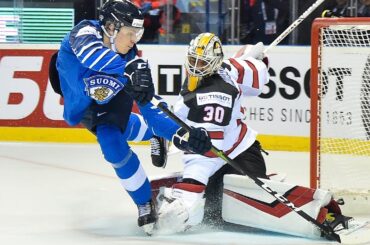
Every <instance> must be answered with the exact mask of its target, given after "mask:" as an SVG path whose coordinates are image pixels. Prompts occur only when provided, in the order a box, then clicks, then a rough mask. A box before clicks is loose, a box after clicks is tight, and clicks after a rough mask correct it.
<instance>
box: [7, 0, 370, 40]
mask: <svg viewBox="0 0 370 245" xmlns="http://www.w3.org/2000/svg"><path fill="white" fill-rule="evenodd" d="M315 1H316V0H227V1H225V0H132V2H134V3H135V4H136V5H138V6H139V7H140V8H141V10H142V12H143V13H144V14H145V22H144V26H145V33H144V37H143V38H142V40H141V41H140V43H157V44H187V43H188V42H189V41H190V40H191V39H192V38H193V37H195V36H196V35H197V34H199V33H200V32H205V31H207V32H213V33H215V34H217V35H218V36H219V37H221V39H222V42H223V43H224V44H245V43H252V44H253V43H257V42H259V41H262V42H264V43H265V44H269V43H271V42H272V41H273V40H274V39H275V38H276V37H277V36H278V35H279V34H280V33H281V32H283V31H284V30H285V29H286V28H287V27H288V26H289V25H290V23H292V22H293V21H294V20H296V19H297V18H298V17H299V16H300V15H301V14H302V13H303V12H304V11H305V10H307V9H308V8H309V7H310V6H311V5H312V4H313V3H314V2H315ZM102 3H103V0H74V1H72V0H5V1H4V0H0V42H1V43H3V42H12V43H14V42H15V43H58V42H59V41H60V40H61V39H62V37H63V36H64V34H65V33H66V32H67V31H68V30H69V29H70V28H72V26H74V25H75V24H77V23H78V22H79V21H81V20H83V19H97V18H98V16H97V8H98V7H99V6H101V5H102ZM321 16H324V17H327V18H330V17H370V0H326V1H325V2H324V3H323V4H322V5H321V6H320V7H319V8H318V9H317V10H315V12H314V13H313V14H311V15H310V16H309V17H308V18H307V19H306V20H305V21H304V22H303V23H302V24H301V25H300V26H299V28H297V29H296V30H295V31H294V32H293V33H292V34H291V35H289V36H288V37H287V38H286V39H285V40H284V41H283V42H282V43H281V44H290V45H309V44H310V28H311V23H312V21H313V19H314V18H317V17H321Z"/></svg>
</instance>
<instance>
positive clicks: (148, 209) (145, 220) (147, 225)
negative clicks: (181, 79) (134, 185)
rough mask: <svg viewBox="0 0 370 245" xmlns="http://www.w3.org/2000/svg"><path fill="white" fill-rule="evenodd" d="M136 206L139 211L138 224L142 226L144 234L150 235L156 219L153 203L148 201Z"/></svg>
mask: <svg viewBox="0 0 370 245" xmlns="http://www.w3.org/2000/svg"><path fill="white" fill-rule="evenodd" d="M137 207H138V212H139V218H138V220H137V222H138V226H139V227H142V228H143V230H144V232H145V233H146V234H148V235H152V234H153V231H154V225H155V222H156V221H157V212H156V209H155V205H154V203H153V202H152V201H149V202H147V203H145V204H143V205H138V206H137Z"/></svg>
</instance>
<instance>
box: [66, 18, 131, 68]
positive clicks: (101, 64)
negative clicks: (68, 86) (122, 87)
mask: <svg viewBox="0 0 370 245" xmlns="http://www.w3.org/2000/svg"><path fill="white" fill-rule="evenodd" d="M98 28H99V27H98V26H96V25H94V24H93V23H91V22H89V21H83V22H81V23H80V24H78V25H77V26H76V27H74V29H73V30H72V31H71V34H70V38H69V43H70V45H71V48H72V50H73V52H74V54H75V55H76V57H77V59H78V60H79V61H80V63H81V64H82V65H83V66H84V67H86V68H88V69H91V70H94V71H97V72H103V73H106V74H117V75H122V74H123V72H124V69H125V66H126V60H125V59H123V58H122V57H121V56H120V55H119V54H117V53H115V52H113V51H112V50H111V49H109V48H107V47H105V46H104V44H103V38H102V36H101V34H100V30H99V29H98Z"/></svg>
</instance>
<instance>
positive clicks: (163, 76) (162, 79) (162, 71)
mask: <svg viewBox="0 0 370 245" xmlns="http://www.w3.org/2000/svg"><path fill="white" fill-rule="evenodd" d="M181 83H182V66H181V65H159V66H158V94H159V95H178V94H179V93H180V90H181Z"/></svg>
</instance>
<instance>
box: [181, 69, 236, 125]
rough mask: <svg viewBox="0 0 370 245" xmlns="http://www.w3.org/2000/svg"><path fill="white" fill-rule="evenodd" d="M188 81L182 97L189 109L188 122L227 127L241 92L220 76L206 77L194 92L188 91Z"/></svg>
mask: <svg viewBox="0 0 370 245" xmlns="http://www.w3.org/2000/svg"><path fill="white" fill-rule="evenodd" d="M187 82H188V81H187V79H186V80H185V83H184V89H183V90H182V91H181V93H180V94H181V96H182V97H183V99H184V104H185V105H186V106H187V107H188V108H189V113H188V120H190V121H192V122H195V123H212V124H215V125H219V126H226V125H228V124H229V122H230V120H231V114H232V110H233V106H234V103H235V99H236V98H237V97H238V96H239V91H238V89H237V88H236V87H234V86H233V85H231V84H229V83H227V82H225V81H224V80H223V79H222V77H221V76H220V75H218V74H215V75H212V76H210V77H206V78H204V79H203V80H202V81H201V85H200V86H199V87H198V88H197V89H196V90H195V91H193V92H190V91H189V90H187Z"/></svg>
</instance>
